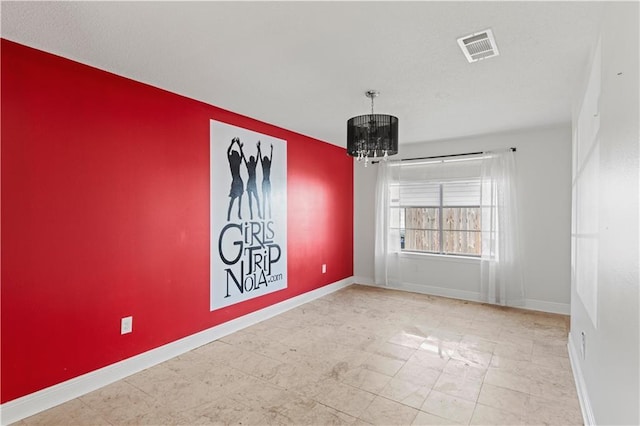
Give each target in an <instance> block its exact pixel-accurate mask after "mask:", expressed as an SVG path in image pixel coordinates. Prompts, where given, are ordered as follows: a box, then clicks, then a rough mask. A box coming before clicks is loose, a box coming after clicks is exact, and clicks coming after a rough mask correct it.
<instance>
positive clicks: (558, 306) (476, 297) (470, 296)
mask: <svg viewBox="0 0 640 426" xmlns="http://www.w3.org/2000/svg"><path fill="white" fill-rule="evenodd" d="M354 280H355V281H354V282H355V283H356V284H363V285H368V286H373V287H380V288H389V289H394V290H404V291H410V292H413V293H421V294H428V295H431V296H442V297H449V298H452V299H461V300H469V301H471V302H480V303H482V302H483V300H482V299H481V298H480V293H478V292H475V291H466V290H458V289H454V288H448V287H437V286H431V285H425V284H414V283H396V284H390V285H388V286H385V285H379V284H376V283H375V282H374V281H373V280H372V279H371V278H366V277H354ZM518 307H519V308H523V309H530V310H533V311H542V312H549V313H552V314H563V315H569V314H570V313H571V305H570V304H568V303H557V302H546V301H543V300H535V299H525V301H524V305H523V306H518Z"/></svg>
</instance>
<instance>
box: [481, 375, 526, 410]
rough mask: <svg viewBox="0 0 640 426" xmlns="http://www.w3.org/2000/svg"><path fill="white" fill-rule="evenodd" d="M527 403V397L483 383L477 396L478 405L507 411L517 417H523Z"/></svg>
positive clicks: (524, 394)
mask: <svg viewBox="0 0 640 426" xmlns="http://www.w3.org/2000/svg"><path fill="white" fill-rule="evenodd" d="M528 402H529V395H527V394H526V393H522V392H517V391H514V390H511V389H507V388H501V387H499V386H494V385H490V384H489V383H484V384H483V385H482V389H481V390H480V395H479V396H478V404H483V405H487V406H489V407H493V408H498V409H500V410H504V411H508V412H510V413H513V414H515V415H517V416H519V417H524V416H525V414H526V410H527V404H528Z"/></svg>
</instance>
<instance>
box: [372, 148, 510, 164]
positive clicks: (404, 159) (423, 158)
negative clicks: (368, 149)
mask: <svg viewBox="0 0 640 426" xmlns="http://www.w3.org/2000/svg"><path fill="white" fill-rule="evenodd" d="M509 149H510V150H511V152H516V148H515V147H511V148H509ZM480 154H484V151H478V152H465V153H462V154H449V155H433V156H431V157H415V158H402V159H400V161H412V160H433V159H434V158H449V157H462V156H464V155H480ZM379 162H380V160H378V161H372V162H371V164H376V163H379Z"/></svg>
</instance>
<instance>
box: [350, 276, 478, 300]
mask: <svg viewBox="0 0 640 426" xmlns="http://www.w3.org/2000/svg"><path fill="white" fill-rule="evenodd" d="M355 278H356V281H355V283H356V284H363V285H368V286H371V287H380V288H388V289H391V290H404V291H410V292H412V293H420V294H428V295H430V296H442V297H449V298H451V299H462V300H469V301H472V302H480V301H481V300H480V294H479V293H476V292H473V291H465V290H457V289H452V288H447V287H436V286H430V285H424V284H413V283H394V284H389V285H386V286H385V285H379V284H376V283H374V282H373V281H372V280H371V279H366V278H362V277H355Z"/></svg>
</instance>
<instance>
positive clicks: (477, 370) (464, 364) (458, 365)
mask: <svg viewBox="0 0 640 426" xmlns="http://www.w3.org/2000/svg"><path fill="white" fill-rule="evenodd" d="M442 372H443V373H446V374H451V375H454V376H460V377H465V378H469V379H475V380H483V379H484V376H485V375H486V374H487V367H478V366H476V365H474V364H471V363H469V362H468V361H466V360H460V359H455V358H452V359H450V360H449V362H447V365H446V366H445V367H444V369H443V370H442Z"/></svg>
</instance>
